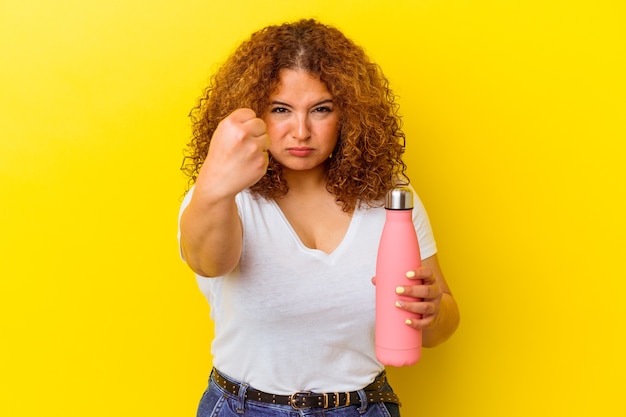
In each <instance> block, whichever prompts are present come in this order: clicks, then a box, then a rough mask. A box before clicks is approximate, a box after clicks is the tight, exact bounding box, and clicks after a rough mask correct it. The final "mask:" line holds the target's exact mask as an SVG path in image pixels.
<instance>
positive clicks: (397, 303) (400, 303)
mask: <svg viewBox="0 0 626 417" xmlns="http://www.w3.org/2000/svg"><path fill="white" fill-rule="evenodd" d="M403 306H404V303H403V302H402V301H400V300H398V301H396V307H403Z"/></svg>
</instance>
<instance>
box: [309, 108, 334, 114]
mask: <svg viewBox="0 0 626 417" xmlns="http://www.w3.org/2000/svg"><path fill="white" fill-rule="evenodd" d="M331 111H333V109H332V108H330V106H319V107H316V108H315V109H313V112H314V113H330V112H331Z"/></svg>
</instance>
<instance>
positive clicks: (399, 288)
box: [396, 287, 404, 294]
mask: <svg viewBox="0 0 626 417" xmlns="http://www.w3.org/2000/svg"><path fill="white" fill-rule="evenodd" d="M396 294H404V287H396Z"/></svg>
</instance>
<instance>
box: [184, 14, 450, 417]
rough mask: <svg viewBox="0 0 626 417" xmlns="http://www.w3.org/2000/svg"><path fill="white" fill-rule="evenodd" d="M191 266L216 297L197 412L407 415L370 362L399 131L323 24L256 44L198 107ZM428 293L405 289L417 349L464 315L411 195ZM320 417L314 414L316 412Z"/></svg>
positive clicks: (188, 218)
mask: <svg viewBox="0 0 626 417" xmlns="http://www.w3.org/2000/svg"><path fill="white" fill-rule="evenodd" d="M191 117H192V121H193V126H194V129H193V133H194V135H193V139H192V141H191V143H190V144H189V146H188V148H187V155H186V160H185V163H184V165H183V170H184V171H185V172H186V173H187V174H188V175H189V176H190V182H191V184H193V187H192V188H191V190H190V192H189V193H188V194H187V196H186V198H185V200H184V202H183V205H182V207H181V215H180V243H181V251H182V255H183V257H184V259H185V261H186V262H187V264H188V265H189V266H190V268H191V269H192V270H193V271H194V272H195V273H196V275H197V279H198V282H199V285H200V287H201V288H202V290H203V291H204V292H205V294H206V295H207V297H208V298H209V302H210V304H211V316H212V318H213V319H214V321H215V339H214V341H213V344H212V351H213V355H214V360H213V365H214V369H213V372H212V373H211V378H210V382H209V388H208V389H207V391H206V392H205V394H204V396H203V398H202V400H201V403H200V406H199V409H198V416H202V417H205V416H230V415H241V414H242V413H243V414H245V415H246V416H254V417H261V416H297V415H308V413H311V414H314V413H316V412H318V411H320V410H323V411H324V413H325V414H324V415H328V416H346V417H347V416H357V415H360V416H399V411H398V403H399V401H398V399H397V397H396V396H395V394H393V392H392V390H391V388H390V386H389V384H388V383H387V381H386V379H385V373H384V366H383V365H382V364H381V363H380V362H379V361H378V360H377V359H376V356H375V354H374V339H373V337H374V306H375V303H374V294H375V292H374V286H373V285H372V283H371V278H372V276H373V275H374V272H375V259H376V251H377V247H378V241H379V238H380V234H381V231H382V227H383V224H384V221H385V210H384V208H383V207H382V201H383V199H384V196H385V194H386V192H387V191H388V190H389V189H391V188H393V187H394V186H395V185H397V184H398V183H406V182H408V179H407V178H406V175H405V170H406V166H405V164H404V162H403V161H402V153H403V151H404V134H403V132H402V130H401V128H400V118H399V116H398V113H397V105H396V104H395V102H394V96H393V94H392V92H391V91H390V89H389V88H388V82H387V79H386V78H385V77H384V75H383V74H382V72H381V71H380V69H379V67H378V66H377V65H375V64H373V63H371V62H370V61H369V59H368V58H367V56H366V55H365V53H364V52H363V50H362V49H361V48H359V47H358V46H356V45H355V44H354V43H353V42H352V41H350V40H349V39H347V38H346V37H345V36H344V35H343V34H342V33H341V32H340V31H338V30H337V29H335V28H332V27H329V26H326V25H323V24H320V23H318V22H316V21H314V20H301V21H298V22H295V23H288V24H283V25H278V26H270V27H267V28H265V29H262V30H260V31H258V32H256V33H254V34H253V35H252V36H251V37H250V39H248V40H247V41H245V42H244V43H243V44H242V45H241V46H240V47H239V48H238V49H237V50H236V51H235V52H234V54H233V55H232V56H231V57H230V58H229V59H228V60H227V61H226V63H225V64H224V65H223V66H222V67H221V68H220V69H219V70H218V71H217V73H216V74H215V75H214V76H213V77H212V79H211V83H210V85H209V87H208V88H207V89H206V90H205V93H204V96H203V97H202V99H201V100H200V102H199V105H198V106H197V107H196V108H195V109H194V110H193V111H192V114H191ZM416 203H417V204H416V208H415V209H414V224H415V227H416V229H417V232H418V237H419V240H420V245H421V252H422V257H423V258H424V259H423V266H422V267H421V268H420V269H418V270H416V271H407V276H413V277H414V278H415V279H416V280H422V281H421V284H419V285H418V281H416V285H412V286H407V287H403V288H399V289H398V293H402V294H403V296H409V297H413V298H414V299H415V300H414V301H412V302H404V303H398V304H397V308H400V309H404V310H406V311H407V312H414V313H419V314H421V315H422V318H421V319H419V320H412V321H410V322H408V323H407V325H408V326H412V327H415V328H417V329H422V330H423V345H424V346H427V347H428V346H435V345H437V344H439V343H441V342H443V341H444V340H446V339H447V338H448V337H449V336H450V335H451V334H452V333H453V332H454V331H455V329H456V327H457V324H458V310H457V307H456V303H455V301H454V299H453V297H452V295H451V293H450V290H449V288H448V286H447V284H446V282H445V279H444V277H443V274H442V272H441V268H440V266H439V263H438V261H437V255H436V247H435V241H434V238H433V236H432V232H431V229H430V225H429V222H428V217H427V215H426V212H425V211H424V208H423V207H422V205H421V203H420V202H419V199H417V198H416ZM320 415H321V414H320Z"/></svg>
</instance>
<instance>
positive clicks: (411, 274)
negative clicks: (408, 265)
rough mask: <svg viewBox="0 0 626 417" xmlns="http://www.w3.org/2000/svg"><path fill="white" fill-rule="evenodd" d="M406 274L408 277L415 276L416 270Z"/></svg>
mask: <svg viewBox="0 0 626 417" xmlns="http://www.w3.org/2000/svg"><path fill="white" fill-rule="evenodd" d="M405 275H406V277H407V278H415V271H409V272H407V273H406V274H405Z"/></svg>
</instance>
